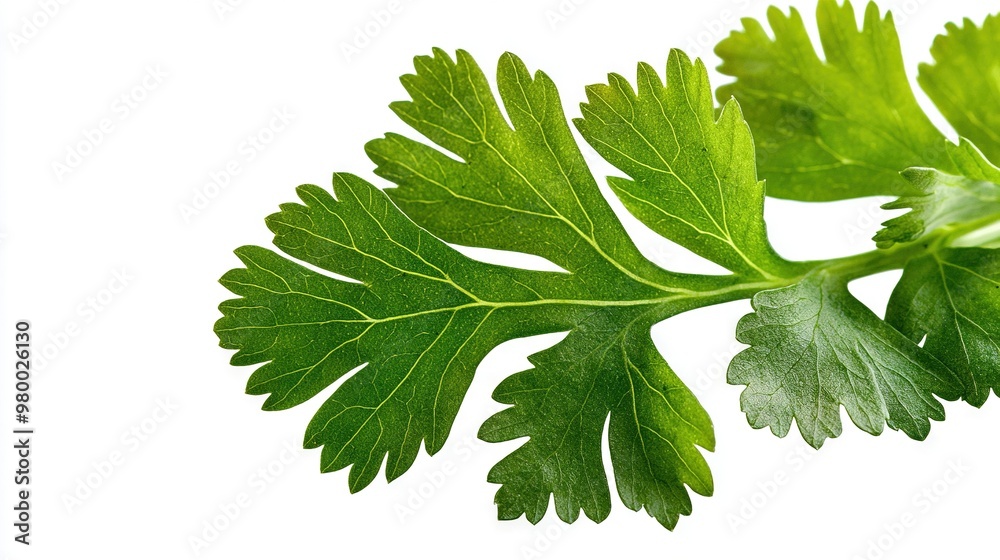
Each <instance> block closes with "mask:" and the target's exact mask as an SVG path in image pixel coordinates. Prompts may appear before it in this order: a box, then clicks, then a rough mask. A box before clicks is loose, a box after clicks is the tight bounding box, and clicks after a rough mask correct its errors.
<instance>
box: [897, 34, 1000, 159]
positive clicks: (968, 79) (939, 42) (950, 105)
mask: <svg viewBox="0 0 1000 560" xmlns="http://www.w3.org/2000/svg"><path fill="white" fill-rule="evenodd" d="M946 27H947V29H948V33H947V34H946V35H940V36H938V37H937V38H936V39H935V40H934V45H933V47H931V54H932V55H933V56H934V64H922V65H921V66H920V73H919V74H918V75H917V80H918V82H919V83H920V86H921V87H922V88H923V89H924V91H925V92H927V95H928V96H930V98H931V100H932V101H934V104H935V105H937V107H938V108H939V109H940V110H941V113H943V114H944V116H945V118H947V119H948V122H949V123H951V125H952V126H954V127H955V130H956V131H958V133H959V134H961V135H962V136H965V137H966V138H968V139H970V140H972V142H974V143H975V144H976V145H977V146H979V148H980V149H981V150H982V151H983V153H985V154H986V156H987V157H988V158H989V159H990V160H991V161H993V162H994V163H998V164H1000V15H991V16H989V17H987V18H986V21H984V22H983V25H982V26H976V24H975V23H973V22H972V21H970V20H968V19H966V20H965V22H964V23H963V25H962V27H959V26H957V25H955V24H954V23H949V24H948V25H947V26H946Z"/></svg>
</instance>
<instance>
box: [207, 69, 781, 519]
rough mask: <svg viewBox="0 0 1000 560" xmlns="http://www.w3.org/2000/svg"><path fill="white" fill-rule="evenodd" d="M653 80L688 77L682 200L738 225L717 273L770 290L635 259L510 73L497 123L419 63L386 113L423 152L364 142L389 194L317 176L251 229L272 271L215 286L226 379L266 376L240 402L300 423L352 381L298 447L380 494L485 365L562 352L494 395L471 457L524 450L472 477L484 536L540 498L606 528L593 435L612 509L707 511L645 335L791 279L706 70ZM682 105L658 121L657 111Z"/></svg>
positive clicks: (561, 122) (700, 463) (463, 81)
mask: <svg viewBox="0 0 1000 560" xmlns="http://www.w3.org/2000/svg"><path fill="white" fill-rule="evenodd" d="M671 60H672V61H673V64H674V65H675V68H676V70H675V71H683V72H685V73H687V74H688V75H691V76H698V75H699V73H700V78H696V80H697V81H696V82H693V83H691V84H688V85H690V86H692V87H694V86H697V91H695V92H694V93H695V94H697V95H698V97H699V99H702V100H703V101H704V100H706V99H707V100H709V101H707V102H705V103H706V104H705V105H704V106H703V107H701V108H700V109H699V111H697V112H695V113H685V112H684V111H678V112H677V114H678V115H679V116H678V120H677V125H678V126H679V127H684V129H683V130H681V132H680V133H679V135H678V136H677V138H678V144H676V145H675V146H674V149H677V150H679V151H680V152H681V155H680V157H681V158H683V159H685V160H690V161H693V162H695V164H694V165H693V166H691V167H688V168H685V170H684V177H685V180H686V181H687V182H688V184H689V186H690V188H691V189H692V191H691V194H692V195H693V196H695V197H696V198H697V197H698V196H701V195H708V194H710V195H711V196H715V197H716V198H715V199H713V200H714V202H712V204H715V205H717V206H718V207H721V208H731V209H732V210H733V219H734V220H736V221H735V222H734V223H735V224H738V225H739V226H740V227H743V226H746V227H749V228H752V229H753V231H755V232H757V233H756V235H757V237H753V236H750V237H748V238H746V239H751V240H753V243H751V244H747V245H740V244H739V243H737V242H736V241H734V240H740V242H742V240H743V239H745V238H743V237H739V236H738V235H733V236H732V237H731V239H730V241H732V242H731V243H728V244H726V245H719V246H718V249H719V255H720V257H719V258H720V260H721V262H737V261H735V260H733V255H734V254H735V253H734V252H733V251H734V250H739V249H746V254H747V255H749V256H750V257H752V258H753V259H754V260H753V261H746V260H740V261H738V262H739V263H743V264H744V265H745V264H746V263H747V262H755V263H763V264H766V265H767V266H768V267H769V268H770V269H771V272H770V274H771V275H770V277H769V278H770V280H762V279H761V277H760V274H759V273H758V271H756V270H755V269H754V270H752V271H751V270H750V269H747V268H746V267H745V266H744V267H743V268H741V269H740V270H744V271H747V274H746V276H747V277H746V278H743V277H741V276H736V275H731V276H700V275H692V274H681V273H677V272H671V271H668V270H664V269H662V268H660V267H657V266H655V265H653V264H652V263H650V262H649V261H647V260H646V259H644V258H643V257H642V255H641V253H639V251H638V249H637V248H636V247H635V245H634V244H633V243H632V241H631V240H630V239H629V237H628V236H627V234H626V233H625V231H624V228H623V227H622V225H621V223H620V222H618V220H617V219H616V218H615V216H614V214H613V212H612V210H611V208H610V206H609V205H608V204H607V202H606V201H605V200H604V198H603V196H602V195H601V194H600V191H599V190H598V188H597V183H596V181H595V180H594V178H593V176H592V175H591V174H590V172H589V170H588V168H587V166H586V165H585V163H584V161H583V158H582V155H581V154H580V151H579V147H578V146H577V145H576V143H575V141H574V140H573V137H572V134H571V133H570V129H569V124H568V123H567V122H566V119H565V117H564V116H563V113H562V108H561V104H560V101H559V96H558V94H557V92H556V91H555V88H554V86H553V85H552V83H551V81H550V80H549V79H548V77H547V76H545V75H544V74H543V73H540V72H539V73H537V74H535V75H534V76H532V75H531V74H529V73H528V71H527V69H526V68H525V66H524V64H523V63H522V62H521V61H520V60H519V59H517V58H516V57H514V56H513V55H509V54H508V55H504V56H503V57H502V58H501V60H500V63H499V65H498V71H497V72H498V75H497V84H498V88H499V92H500V100H501V101H502V103H503V109H505V110H506V113H507V117H506V118H505V116H504V114H503V111H502V110H501V107H500V105H499V104H498V103H497V100H496V99H495V98H494V96H493V94H492V93H491V92H490V89H489V84H488V82H487V81H486V78H485V76H484V75H483V73H482V71H481V70H480V69H479V67H478V66H477V65H476V63H475V62H474V61H473V60H472V58H471V57H470V56H469V55H468V54H467V53H465V52H463V51H459V52H458V55H457V58H456V59H455V60H453V59H451V58H450V57H449V56H448V55H446V54H445V53H444V52H442V51H440V50H436V51H435V53H434V56H433V57H417V58H416V59H415V67H416V70H417V73H416V74H414V75H410V76H405V77H404V78H403V83H404V85H405V86H406V88H407V90H408V91H409V92H410V94H411V96H412V101H408V102H401V103H394V104H393V105H392V107H393V109H394V110H395V111H396V112H397V113H398V114H399V115H400V117H401V118H402V119H403V120H404V121H406V122H407V123H409V124H410V125H411V126H412V127H413V128H415V129H416V130H417V131H418V132H421V133H422V134H423V135H424V136H426V137H427V138H428V139H429V140H431V141H432V142H433V143H434V144H437V146H439V147H440V148H435V147H431V146H430V145H425V144H422V143H420V142H417V141H415V140H410V139H408V138H406V137H404V136H401V135H398V134H390V135H387V136H386V137H385V138H382V139H378V140H374V141H372V142H371V143H369V144H368V146H367V150H368V153H369V154H370V155H371V157H372V159H373V160H374V161H375V162H376V164H377V165H378V168H377V170H376V173H378V174H379V175H381V176H382V177H385V178H388V179H390V180H392V181H393V182H394V183H395V184H396V186H395V187H393V188H389V189H386V190H385V191H381V190H379V189H377V188H375V187H373V186H372V185H371V184H369V183H367V182H365V181H364V180H362V179H360V178H358V177H355V176H352V175H346V174H336V175H335V176H334V193H330V192H328V191H327V190H325V189H321V188H320V187H317V186H311V185H307V186H303V187H300V188H299V196H300V198H301V199H302V202H303V204H285V205H282V208H281V212H279V213H277V214H275V215H272V216H271V217H269V218H268V220H267V223H268V226H269V227H270V228H271V230H272V231H273V232H274V233H275V241H274V243H275V245H276V246H277V247H278V248H279V249H280V250H281V251H283V252H284V253H285V255H287V256H283V255H280V254H278V253H274V252H272V251H269V250H267V249H262V248H258V247H246V248H242V249H240V250H238V252H237V254H238V255H239V256H240V257H241V259H242V260H243V262H244V264H245V268H242V269H237V270H234V271H231V272H230V273H228V274H227V275H226V276H224V277H223V279H222V282H223V284H224V285H225V286H226V287H228V288H229V289H230V290H231V291H233V292H234V293H236V294H237V295H239V296H241V297H240V298H239V299H234V300H230V301H227V302H224V303H223V304H222V306H221V307H220V308H221V310H222V311H223V315H224V316H223V318H222V319H220V320H219V322H218V323H217V324H216V331H217V333H218V335H219V337H220V341H221V344H222V345H223V346H224V347H226V348H233V349H237V350H239V351H238V352H237V353H236V355H234V356H233V363H234V364H238V365H250V364H263V365H262V366H260V367H259V368H258V369H257V371H256V372H255V373H254V374H253V375H252V376H251V379H250V381H249V383H248V392H250V393H253V394H270V396H269V397H268V399H267V401H265V405H264V406H265V408H268V409H280V408H287V407H290V406H295V405H297V404H301V403H303V402H305V401H306V400H308V399H310V398H311V397H313V396H315V395H317V394H318V393H319V392H321V391H322V390H323V389H324V388H326V387H328V386H330V385H331V384H332V383H334V382H335V381H337V380H338V379H339V378H340V377H342V376H344V375H347V373H348V372H349V371H351V370H353V369H355V368H357V367H358V366H362V365H363V366H364V367H362V368H361V369H360V370H357V371H355V372H354V373H353V374H351V375H349V376H348V378H347V379H346V380H345V381H343V383H342V384H341V385H340V386H339V387H337V388H336V390H334V391H333V393H332V395H330V396H329V398H328V399H327V400H326V402H324V403H323V404H322V405H321V406H320V408H319V411H318V412H317V413H316V416H315V417H314V418H313V420H312V422H311V423H310V425H309V427H308V429H307V432H306V437H305V444H306V446H307V447H318V446H322V447H323V453H322V459H321V461H322V463H321V467H322V470H324V471H331V470H338V469H341V468H346V467H350V474H349V477H348V481H349V484H350V487H351V489H352V491H356V490H359V489H361V488H363V487H365V486H366V485H367V484H369V483H370V482H371V481H372V480H373V479H374V477H375V476H376V474H377V472H378V470H379V469H380V467H381V465H382V464H383V462H384V463H385V472H386V477H387V478H388V479H389V480H392V479H393V478H395V477H398V476H399V475H401V474H402V473H403V472H405V471H406V470H407V469H408V468H409V467H410V465H411V464H412V463H413V461H414V460H415V458H416V455H417V453H418V451H419V446H420V443H421V441H423V442H425V443H426V445H425V447H426V449H427V451H428V453H435V452H436V451H438V450H439V449H441V447H442V445H443V444H444V442H445V440H446V438H447V436H448V433H449V431H450V429H451V425H452V423H453V422H454V419H455V416H456V414H457V411H458V408H459V406H460V404H461V401H462V399H463V397H464V395H465V392H466V390H467V389H468V387H469V384H470V383H471V381H472V378H473V376H474V373H475V368H476V366H477V365H478V364H479V362H480V361H481V360H482V358H483V357H484V356H485V354H486V353H487V352H488V351H489V350H490V349H492V348H493V347H495V346H496V345H498V344H499V343H500V342H503V341H505V340H509V339H511V338H516V337H522V336H529V335H533V334H540V333H546V332H559V331H569V333H568V334H567V336H566V338H565V339H564V340H563V341H562V342H561V343H559V344H557V345H556V346H554V347H553V348H550V349H549V350H546V351H544V352H541V353H539V354H537V355H535V356H533V357H532V362H533V364H534V365H535V367H534V368H533V369H530V370H528V371H525V372H521V373H518V374H514V375H513V376H511V377H510V378H509V379H508V380H506V381H505V382H503V383H502V384H501V385H500V387H498V389H497V391H496V393H495V395H496V398H497V400H499V401H500V402H503V403H506V404H510V405H512V406H511V407H510V408H508V409H506V410H504V411H501V412H500V413H498V414H497V415H495V416H494V417H493V418H491V419H489V420H487V422H486V423H485V424H484V426H483V429H482V432H481V437H482V438H484V439H487V440H489V441H506V440H510V439H515V438H520V437H523V436H528V437H529V438H530V439H529V440H528V442H527V443H525V444H524V445H523V446H522V447H520V448H519V449H517V450H516V451H514V452H513V453H512V454H511V455H510V456H508V457H507V458H506V459H504V460H503V461H501V462H500V463H498V464H497V466H496V467H495V468H494V469H493V470H492V471H491V473H490V480H491V481H494V482H496V483H499V484H501V488H500V489H499V491H498V492H497V497H496V501H497V506H498V510H499V515H500V516H501V517H503V518H513V517H518V516H520V515H522V514H524V515H525V516H526V517H527V518H528V519H529V520H530V521H532V522H537V521H538V520H539V519H541V517H542V515H543V514H544V512H545V510H546V508H547V505H548V502H549V497H550V496H553V497H554V500H555V504H556V511H557V513H558V515H559V516H560V517H561V518H562V519H564V520H566V521H573V520H575V519H576V518H577V517H578V516H579V513H580V511H583V512H584V513H585V514H586V515H588V516H589V517H591V518H593V519H596V520H600V519H603V518H604V517H605V516H607V513H608V511H609V509H610V491H609V485H608V481H607V475H606V473H605V471H604V466H603V464H602V460H601V447H602V445H603V443H602V442H601V436H602V431H603V427H604V424H605V421H606V420H607V419H608V417H609V416H610V425H611V428H610V433H609V437H608V442H607V445H608V446H609V449H610V453H611V458H612V468H613V470H614V475H615V479H616V482H617V487H618V493H619V495H620V496H621V498H622V500H623V502H624V503H625V505H626V506H627V507H629V508H631V509H635V510H638V509H642V508H644V509H645V510H646V511H647V512H648V513H649V514H650V515H651V516H653V517H655V518H656V519H657V520H658V521H659V522H660V523H662V524H663V525H664V526H666V527H668V528H672V527H674V525H675V524H676V522H677V520H678V518H679V516H680V515H685V514H688V513H690V511H691V501H690V498H689V497H688V494H687V489H686V486H687V487H690V488H691V489H692V490H694V491H695V492H698V493H701V494H706V495H707V494H711V492H712V477H711V474H710V472H709V471H708V467H707V464H706V462H705V460H704V458H702V456H701V454H700V452H699V449H698V448H699V447H700V448H704V449H709V450H711V449H712V448H713V447H714V436H713V431H712V424H711V421H710V420H709V418H708V415H707V414H706V412H705V411H704V410H703V409H702V408H701V405H700V404H698V402H697V400H696V399H695V398H694V396H693V395H692V394H691V392H690V391H689V390H688V389H687V388H686V387H685V386H684V385H683V384H682V383H681V381H680V380H679V379H678V378H677V376H676V375H675V374H674V373H673V371H672V370H671V369H670V367H669V366H668V365H667V364H666V362H665V361H664V360H663V358H662V357H661V356H660V355H659V353H658V352H657V350H656V348H655V346H654V345H653V342H652V340H651V338H650V335H649V332H650V328H651V326H652V325H653V324H655V323H656V322H658V321H661V320H663V319H665V318H667V317H671V316H673V315H676V314H678V313H682V312H684V311H686V310H689V309H693V308H696V307H701V306H704V305H712V304H714V303H718V302H721V301H730V300H732V299H739V298H745V297H749V296H750V295H751V294H752V293H754V292H755V291H757V290H758V289H760V288H761V287H762V286H772V285H775V284H780V283H781V282H785V280H784V279H782V278H779V277H778V276H776V275H775V273H776V272H780V271H781V269H782V267H784V266H788V267H791V265H788V264H786V263H784V261H782V260H781V259H780V257H777V255H776V254H774V252H773V251H772V250H771V249H770V246H769V245H768V244H767V242H766V239H765V238H764V237H763V232H764V228H763V217H762V199H761V194H762V193H761V186H760V183H759V182H758V181H757V180H756V178H755V177H753V151H752V143H751V142H750V140H749V136H748V133H747V130H746V125H745V123H743V121H742V120H741V119H740V118H739V111H738V108H736V107H735V105H734V106H733V109H732V111H730V112H729V113H728V116H726V117H725V118H724V119H723V120H722V121H720V123H718V124H716V123H714V121H713V120H712V117H713V114H712V111H711V101H710V99H711V90H710V88H709V84H708V82H707V80H706V79H705V77H704V67H703V66H701V65H700V63H698V64H697V65H696V64H694V63H692V62H691V61H690V60H688V59H687V58H686V57H683V56H682V55H680V54H679V53H675V54H674V55H673V56H672V59H671ZM682 68H683V70H682ZM677 79H678V80H681V79H683V78H682V77H680V76H679V75H678V77H677ZM682 102H683V100H681V99H673V100H668V101H667V102H666V103H667V105H668V106H671V107H672V110H674V109H676V108H674V107H673V105H675V104H677V103H682ZM508 118H509V120H510V122H509V123H508V120H507V119H508ZM698 119H706V120H705V121H704V122H703V123H702V124H704V126H706V127H709V128H707V130H708V131H709V132H710V134H711V136H710V137H706V136H704V133H702V132H699V131H698V130H696V129H695V128H692V126H693V125H694V124H696V123H698ZM727 135H732V138H727ZM662 140H663V139H662V138H661V139H658V140H657V142H661V141H662ZM633 147H634V146H633ZM665 147H666V146H660V148H665ZM631 148H632V147H629V148H628V149H631ZM445 150H447V152H446V151H445ZM705 151H708V152H709V155H708V156H705V155H702V153H703V152H705ZM706 157H708V158H709V160H710V163H719V164H720V166H721V167H720V171H719V172H718V174H712V175H706V174H705V173H704V171H705V170H706V169H707V168H706V167H704V165H705V161H706V160H705V159H704V158H706ZM730 169H731V170H733V172H732V173H730V172H729V171H730ZM654 186H655V185H651V188H652V187H654ZM661 187H662V188H666V187H669V185H661ZM658 188H660V187H658ZM740 188H746V189H749V191H748V193H742V192H741V190H740ZM728 196H732V197H736V198H737V200H738V203H737V204H733V203H731V202H729V201H728V200H727V199H726V197H728ZM739 197H742V198H739ZM390 199H391V201H390ZM393 203H395V204H393ZM744 205H745V206H744ZM755 212H756V218H754V213H755ZM664 232H665V233H666V234H668V235H671V236H672V237H675V238H681V239H683V236H684V235H686V233H683V232H682V231H681V230H679V229H672V228H667V229H665V230H664ZM444 241H451V242H455V243H462V244H468V245H473V246H478V247H487V248H496V249H508V250H519V251H524V252H529V253H533V254H536V255H539V256H543V257H546V258H549V259H550V260H552V261H553V262H555V263H556V264H558V265H559V266H561V267H563V268H564V269H565V270H566V271H567V272H568V273H559V272H539V271H528V270H520V269H513V268H508V267H501V266H496V265H491V264H486V263H482V262H478V261H474V260H472V259H470V258H467V257H465V256H463V255H461V254H460V253H458V252H457V251H455V250H454V249H453V248H451V247H449V246H448V245H447V244H446V243H445V242H444ZM754 243H755V244H754ZM706 254H707V255H708V256H710V257H712V256H714V255H712V253H711V252H710V251H709V252H706ZM296 260H300V261H303V262H306V263H309V264H311V265H313V266H315V267H319V268H321V269H324V270H327V271H330V272H332V273H336V274H339V275H342V276H346V277H348V278H350V279H353V280H355V281H356V282H351V281H347V280H341V279H334V278H331V277H327V276H324V275H323V274H321V273H319V272H316V271H314V270H313V269H311V268H306V267H305V266H303V265H300V264H298V263H296V262H295V261H296ZM737 268H738V267H737ZM581 356H584V357H581Z"/></svg>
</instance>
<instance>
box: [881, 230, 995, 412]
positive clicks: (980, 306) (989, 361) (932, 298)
mask: <svg viewBox="0 0 1000 560" xmlns="http://www.w3.org/2000/svg"><path fill="white" fill-rule="evenodd" d="M886 321H888V322H889V324H891V325H893V326H894V327H896V328H897V329H899V331H900V332H902V333H903V334H905V335H906V336H908V337H910V339H911V340H913V341H915V342H918V341H920V340H922V339H923V338H924V337H927V340H926V342H925V343H924V345H923V347H924V348H925V349H926V350H927V351H928V352H930V353H931V354H933V355H934V356H936V357H937V358H938V359H939V360H941V361H942V362H944V363H945V364H947V365H948V366H949V367H950V368H951V369H952V370H953V371H955V372H956V373H958V374H959V375H961V376H962V377H963V378H964V380H965V393H964V398H965V400H967V401H968V402H969V403H970V404H972V405H974V406H982V405H983V403H985V402H986V399H987V398H989V395H990V389H993V392H994V393H997V394H1000V251H998V250H995V249H980V248H956V249H941V250H938V251H934V252H932V253H930V254H928V255H925V256H922V257H920V258H916V259H913V260H912V261H910V262H909V263H907V265H906V268H905V269H904V271H903V277H902V278H901V279H900V281H899V284H897V285H896V289H895V290H894V291H893V293H892V297H891V298H890V299H889V307H888V310H887V311H886Z"/></svg>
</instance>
